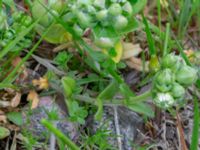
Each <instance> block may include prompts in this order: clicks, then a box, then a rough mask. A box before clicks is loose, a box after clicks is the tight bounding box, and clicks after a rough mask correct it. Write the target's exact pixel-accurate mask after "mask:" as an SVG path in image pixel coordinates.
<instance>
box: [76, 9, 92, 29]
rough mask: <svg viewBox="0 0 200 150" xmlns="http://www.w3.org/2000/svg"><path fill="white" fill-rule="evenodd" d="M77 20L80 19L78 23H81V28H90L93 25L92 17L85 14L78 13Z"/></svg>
mask: <svg viewBox="0 0 200 150" xmlns="http://www.w3.org/2000/svg"><path fill="white" fill-rule="evenodd" d="M77 18H78V22H79V23H80V25H81V27H84V28H86V27H89V26H90V23H91V19H92V18H91V17H90V16H89V15H88V14H86V13H83V12H78V13H77Z"/></svg>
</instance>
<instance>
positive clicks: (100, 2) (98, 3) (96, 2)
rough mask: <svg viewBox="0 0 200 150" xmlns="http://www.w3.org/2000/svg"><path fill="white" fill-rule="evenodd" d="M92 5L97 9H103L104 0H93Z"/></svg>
mask: <svg viewBox="0 0 200 150" xmlns="http://www.w3.org/2000/svg"><path fill="white" fill-rule="evenodd" d="M93 5H94V6H95V7H99V8H105V0H94V3H93Z"/></svg>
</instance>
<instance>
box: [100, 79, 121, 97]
mask: <svg viewBox="0 0 200 150" xmlns="http://www.w3.org/2000/svg"><path fill="white" fill-rule="evenodd" d="M118 89H119V85H118V83H117V82H116V81H115V80H113V81H112V82H111V83H110V84H109V85H108V86H107V87H106V88H105V89H104V90H103V91H102V92H101V93H100V94H99V96H98V99H101V100H109V99H112V98H113V96H114V95H115V94H116V93H117V92H118Z"/></svg>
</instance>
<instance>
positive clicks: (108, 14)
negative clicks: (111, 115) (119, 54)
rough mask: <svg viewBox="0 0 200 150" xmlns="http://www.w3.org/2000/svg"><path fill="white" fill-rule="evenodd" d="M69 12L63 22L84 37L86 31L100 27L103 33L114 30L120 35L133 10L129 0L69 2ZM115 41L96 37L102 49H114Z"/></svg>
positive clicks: (73, 0) (107, 37)
mask: <svg viewBox="0 0 200 150" xmlns="http://www.w3.org/2000/svg"><path fill="white" fill-rule="evenodd" d="M67 5H68V7H67V8H68V11H67V12H66V14H65V15H63V20H64V21H65V22H67V23H68V24H71V25H72V26H73V29H74V31H75V32H76V33H77V34H78V35H79V36H82V35H83V33H84V31H85V29H87V28H91V29H93V28H95V27H96V26H99V28H101V29H102V30H104V31H103V32H107V31H106V30H107V29H108V30H109V29H112V30H116V31H117V33H120V31H122V30H123V29H125V28H126V27H127V26H128V24H129V20H130V17H131V16H132V14H133V8H132V5H131V3H130V2H129V1H128V0H69V1H68V3H67ZM115 42H116V41H115V40H114V39H113V38H111V37H109V36H108V35H103V36H100V37H95V44H96V45H97V46H99V47H101V48H110V47H114V44H115Z"/></svg>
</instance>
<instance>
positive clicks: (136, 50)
mask: <svg viewBox="0 0 200 150" xmlns="http://www.w3.org/2000/svg"><path fill="white" fill-rule="evenodd" d="M122 45H123V56H122V59H128V58H131V57H135V56H137V55H138V54H140V53H141V51H142V49H141V47H140V45H139V44H132V43H128V42H123V43H122Z"/></svg>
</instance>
